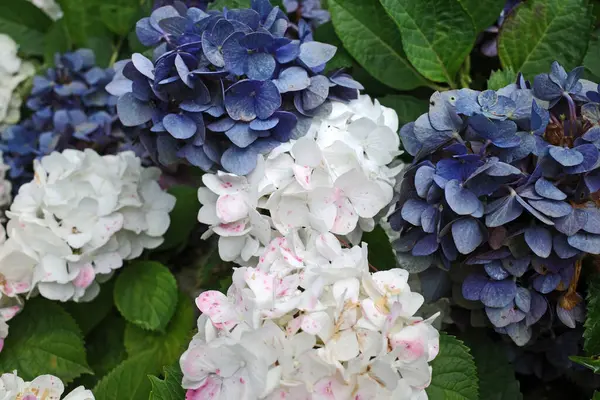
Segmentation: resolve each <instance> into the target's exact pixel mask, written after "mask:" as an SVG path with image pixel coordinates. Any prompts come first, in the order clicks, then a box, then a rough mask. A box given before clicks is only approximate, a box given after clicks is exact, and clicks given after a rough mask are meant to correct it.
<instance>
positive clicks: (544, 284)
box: [533, 272, 560, 294]
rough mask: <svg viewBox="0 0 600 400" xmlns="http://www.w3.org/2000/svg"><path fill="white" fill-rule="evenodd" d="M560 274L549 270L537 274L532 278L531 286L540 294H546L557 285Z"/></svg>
mask: <svg viewBox="0 0 600 400" xmlns="http://www.w3.org/2000/svg"><path fill="white" fill-rule="evenodd" d="M559 283H560V275H559V274H553V273H551V272H549V273H547V274H546V275H538V276H536V277H535V279H534V280H533V288H534V289H535V290H537V291H538V292H540V293H542V294H548V293H550V292H552V291H553V290H554V289H556V288H557V287H558V284H559Z"/></svg>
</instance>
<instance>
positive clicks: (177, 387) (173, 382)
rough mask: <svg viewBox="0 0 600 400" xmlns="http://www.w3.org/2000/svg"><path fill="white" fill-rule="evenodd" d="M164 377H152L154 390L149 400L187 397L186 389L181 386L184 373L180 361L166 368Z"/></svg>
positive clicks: (171, 399) (178, 399)
mask: <svg viewBox="0 0 600 400" xmlns="http://www.w3.org/2000/svg"><path fill="white" fill-rule="evenodd" d="M163 376H164V379H160V378H157V377H156V376H151V377H150V382H152V392H151V393H150V399H149V400H181V399H183V398H185V389H183V388H182V387H181V379H182V378H183V373H182V372H181V369H180V368H179V363H175V364H174V365H172V366H170V367H165V368H164V373H163Z"/></svg>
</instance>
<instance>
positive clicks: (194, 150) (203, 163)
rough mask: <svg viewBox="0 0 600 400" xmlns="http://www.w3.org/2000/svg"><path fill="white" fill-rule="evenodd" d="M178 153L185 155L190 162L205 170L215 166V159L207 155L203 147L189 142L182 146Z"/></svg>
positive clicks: (181, 155)
mask: <svg viewBox="0 0 600 400" xmlns="http://www.w3.org/2000/svg"><path fill="white" fill-rule="evenodd" d="M177 155H178V156H180V157H184V158H185V159H186V160H188V162H189V163H190V164H192V165H195V166H196V167H199V168H202V170H204V171H208V170H210V168H211V167H212V166H213V164H214V163H213V161H212V160H211V159H210V158H208V157H207V156H206V153H205V152H204V150H203V149H202V147H197V146H194V145H192V144H187V145H185V146H184V147H182V148H181V149H180V150H179V151H178V152H177Z"/></svg>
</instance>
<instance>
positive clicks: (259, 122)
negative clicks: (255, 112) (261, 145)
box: [250, 116, 279, 131]
mask: <svg viewBox="0 0 600 400" xmlns="http://www.w3.org/2000/svg"><path fill="white" fill-rule="evenodd" d="M278 123H279V118H277V117H275V116H272V117H271V118H269V119H255V120H254V121H252V122H250V128H251V129H254V130H255V131H268V130H269V129H271V128H274V127H275V126H276V125H277V124H278Z"/></svg>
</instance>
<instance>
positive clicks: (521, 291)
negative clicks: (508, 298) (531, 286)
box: [515, 287, 531, 313]
mask: <svg viewBox="0 0 600 400" xmlns="http://www.w3.org/2000/svg"><path fill="white" fill-rule="evenodd" d="M515 304H516V305H517V307H519V309H521V311H523V312H526V313H528V312H529V310H531V292H530V291H529V290H527V289H525V288H523V287H519V288H517V295H516V296H515Z"/></svg>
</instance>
